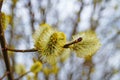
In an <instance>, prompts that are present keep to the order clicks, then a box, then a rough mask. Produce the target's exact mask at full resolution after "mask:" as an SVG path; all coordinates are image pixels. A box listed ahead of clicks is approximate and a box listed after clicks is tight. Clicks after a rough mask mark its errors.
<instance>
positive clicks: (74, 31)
mask: <svg viewBox="0 0 120 80" xmlns="http://www.w3.org/2000/svg"><path fill="white" fill-rule="evenodd" d="M83 8H84V3H83V0H81V7H80V10H79V11H78V13H77V19H76V21H75V23H74V28H73V32H72V35H74V34H75V33H76V32H77V27H78V24H79V21H80V15H81V12H82V10H83Z"/></svg>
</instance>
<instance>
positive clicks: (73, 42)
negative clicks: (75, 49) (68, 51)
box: [63, 37, 82, 48]
mask: <svg viewBox="0 0 120 80" xmlns="http://www.w3.org/2000/svg"><path fill="white" fill-rule="evenodd" d="M80 41H82V38H81V37H80V38H78V39H77V40H75V41H72V42H70V43H68V44H65V45H64V46H63V48H69V46H70V45H72V44H75V43H78V42H80Z"/></svg>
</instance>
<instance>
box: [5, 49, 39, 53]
mask: <svg viewBox="0 0 120 80" xmlns="http://www.w3.org/2000/svg"><path fill="white" fill-rule="evenodd" d="M6 49H7V50H8V51H13V52H35V51H37V50H36V49H27V50H18V49H11V48H6Z"/></svg>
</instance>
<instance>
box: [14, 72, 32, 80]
mask: <svg viewBox="0 0 120 80" xmlns="http://www.w3.org/2000/svg"><path fill="white" fill-rule="evenodd" d="M30 72H31V71H28V72H26V73H24V74H22V75H21V76H19V77H18V78H16V79H14V80H19V79H21V78H22V77H23V76H25V75H27V74H28V73H30Z"/></svg>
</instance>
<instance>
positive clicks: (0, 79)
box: [0, 72, 9, 80]
mask: <svg viewBox="0 0 120 80" xmlns="http://www.w3.org/2000/svg"><path fill="white" fill-rule="evenodd" d="M8 74H9V72H5V74H4V75H3V76H2V77H1V78H0V80H2V79H3V78H4V77H5V76H7V75H8Z"/></svg>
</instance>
